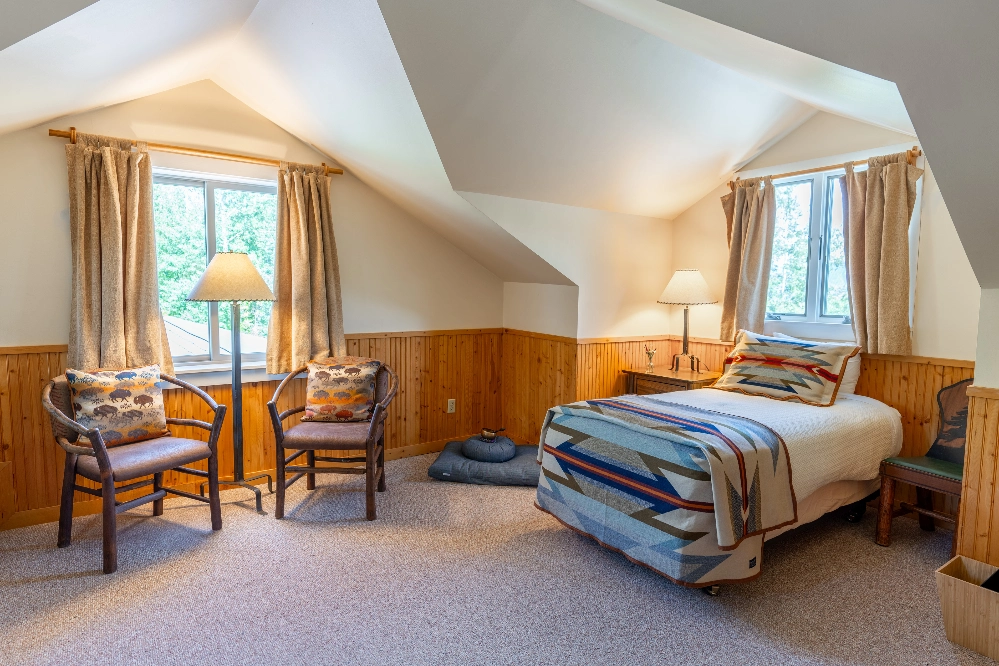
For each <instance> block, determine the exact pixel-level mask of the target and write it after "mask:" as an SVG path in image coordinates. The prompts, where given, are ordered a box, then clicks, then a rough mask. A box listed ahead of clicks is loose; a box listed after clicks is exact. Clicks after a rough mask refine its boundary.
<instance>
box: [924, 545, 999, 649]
mask: <svg viewBox="0 0 999 666" xmlns="http://www.w3.org/2000/svg"><path fill="white" fill-rule="evenodd" d="M996 571H999V567H994V566H992V565H989V564H985V563H984V562H979V561H977V560H972V559H970V558H967V557H963V556H961V555H958V556H957V557H955V558H954V559H952V560H951V561H950V562H948V563H947V564H945V565H943V566H942V567H940V568H939V569H937V592H938V593H939V594H940V606H941V608H942V610H943V619H944V629H945V630H946V631H947V639H948V640H950V641H952V642H954V643H957V644H958V645H963V646H964V647H966V648H968V649H969V650H974V651H975V652H978V653H980V654H984V655H985V656H986V657H989V658H990V659H994V660H996V661H999V592H993V591H992V590H987V589H985V588H984V587H982V583H983V582H985V580H986V579H987V578H988V577H989V576H991V575H992V574H994V573H995V572H996Z"/></svg>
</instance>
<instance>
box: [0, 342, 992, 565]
mask: <svg viewBox="0 0 999 666" xmlns="http://www.w3.org/2000/svg"><path fill="white" fill-rule="evenodd" d="M645 344H649V346H650V347H655V348H656V349H658V353H657V355H656V360H657V363H659V364H667V363H669V360H670V357H671V355H672V354H674V353H676V352H678V351H679V350H680V346H681V342H680V340H679V339H678V337H677V336H662V337H652V338H633V339H600V340H578V341H577V340H575V339H573V338H562V337H557V336H551V335H544V334H538V333H529V332H525V331H516V330H512V329H474V330H460V331H421V332H411V333H378V334H370V335H350V336H348V351H349V352H350V353H351V354H356V355H360V356H371V357H374V358H378V359H381V360H383V361H385V362H386V363H388V364H389V365H391V366H392V367H393V368H394V369H395V370H396V372H397V373H398V374H399V378H400V382H401V386H400V392H399V396H398V397H397V398H396V400H395V402H394V403H393V405H392V408H391V409H390V410H389V421H388V425H387V429H386V444H387V455H388V457H390V458H400V457H404V456H408V455H418V454H421V453H429V452H432V451H437V450H440V448H442V447H443V444H444V443H445V442H447V441H449V440H452V439H459V438H463V437H466V436H468V435H470V434H473V433H475V432H477V431H478V430H479V429H480V428H481V427H483V426H489V427H505V428H506V429H507V432H506V434H508V435H509V436H511V437H512V438H514V439H515V440H517V441H519V442H524V443H531V444H533V443H536V442H537V441H538V439H539V436H540V432H541V425H542V423H543V421H544V417H545V414H546V412H547V410H548V408H549V407H551V406H553V405H558V404H565V403H568V402H573V401H575V400H586V399H593V398H603V397H611V396H615V395H620V394H621V393H623V392H624V379H623V375H622V372H621V371H622V370H624V369H626V368H633V367H641V366H643V365H645V354H644V346H645ZM730 348H731V345H729V344H727V343H722V342H720V341H717V340H714V341H712V340H704V339H693V340H692V341H691V352H692V353H694V354H697V355H698V356H699V357H700V358H701V359H702V360H703V361H704V363H705V364H706V365H707V367H708V368H709V369H711V370H718V369H720V368H721V366H722V361H723V359H724V358H725V355H726V354H727V353H728V352H729V350H730ZM65 363H66V354H65V346H54V347H51V346H50V347H23V348H2V349H0V463H5V462H7V463H10V465H9V466H8V469H9V470H10V471H12V472H13V474H12V475H11V476H12V478H13V505H14V506H13V509H14V511H15V515H14V516H13V518H11V519H10V520H8V521H7V523H6V524H5V525H4V527H13V526H17V525H24V524H32V523H36V522H44V521H47V520H55V518H56V516H57V506H58V502H59V488H60V483H61V476H62V465H63V453H62V449H60V448H59V447H58V446H57V445H56V444H55V442H54V441H53V440H52V437H51V430H50V427H49V424H48V418H47V417H46V415H45V414H44V412H43V410H42V407H41V402H40V399H39V397H40V395H41V390H42V387H43V386H44V385H45V383H46V382H48V380H49V379H50V378H51V377H54V376H56V375H58V374H61V373H62V372H63V371H64V369H65ZM973 366H974V364H973V363H972V362H966V361H948V360H943V359H927V358H920V357H886V356H867V357H865V358H864V359H863V365H862V372H861V381H860V385H859V386H858V391H857V392H858V393H861V394H863V395H868V396H871V397H873V398H876V399H878V400H881V401H883V402H885V403H886V404H888V405H891V406H892V407H895V408H896V409H897V410H898V411H899V413H900V414H901V415H902V423H903V430H904V446H903V450H902V453H903V455H923V454H924V453H925V452H926V450H927V449H928V448H929V446H930V443H931V442H932V441H933V437H934V436H935V434H936V430H937V424H938V415H937V411H936V393H937V391H939V390H940V388H942V387H943V386H947V385H949V384H952V383H954V382H957V381H960V380H962V379H966V378H968V377H971V376H972V374H973V372H974V369H973ZM304 383H305V382H304V380H301V379H300V380H297V381H296V382H295V383H294V384H293V386H292V387H291V388H290V389H289V391H287V392H286V394H285V397H284V398H283V403H284V404H283V405H282V408H284V407H287V406H291V405H292V404H301V403H302V402H303V401H304V391H305V386H304ZM276 387H277V382H274V381H266V382H254V383H249V384H246V385H244V413H243V422H244V428H245V441H246V446H245V457H246V470H247V473H248V474H249V473H251V472H255V471H266V470H271V469H273V467H274V436H273V433H272V432H271V429H270V425H269V421H268V418H267V414H266V411H265V410H264V405H265V403H266V402H267V400H269V399H270V397H271V396H272V395H273V393H274V389H275V388H276ZM206 390H207V391H208V392H209V393H210V394H211V395H212V396H213V398H214V399H215V400H216V401H218V402H220V403H224V404H229V405H231V404H232V401H231V394H230V387H229V386H228V385H220V386H212V387H207V389H206ZM165 396H166V397H165V400H166V403H167V411H168V413H170V414H173V415H178V416H186V417H195V418H202V419H206V418H207V417H208V413H207V408H206V407H204V406H203V405H202V404H201V403H200V401H199V400H197V399H195V398H194V397H193V396H191V395H189V394H186V393H185V392H182V391H175V390H170V391H167V392H166V394H165ZM449 398H454V399H455V400H456V403H457V411H456V413H454V414H448V413H447V412H446V406H447V400H448V399H449ZM983 400H984V399H983ZM975 404H977V405H979V407H978V410H979V411H978V412H976V413H977V414H979V415H982V414H986V412H987V413H988V414H989V415H990V416H989V418H991V421H989V420H988V419H985V418H984V417H981V416H980V417H979V418H980V420H981V422H982V423H983V424H985V426H983V427H982V428H979V429H978V430H975V431H974V432H975V433H977V434H976V436H977V437H979V440H980V441H979V443H978V444H976V446H979V449H975V451H979V452H980V453H974V454H972V455H977V456H979V457H978V458H977V459H976V460H983V461H984V462H982V463H979V462H975V463H971V464H973V465H976V466H982V465H984V467H982V469H983V470H985V469H986V468H988V465H989V463H990V462H991V464H992V468H994V467H995V461H996V453H995V440H996V439H997V438H999V435H996V432H997V428H996V427H995V424H996V423H997V422H999V396H997V397H996V402H995V404H994V405H993V406H990V407H986V406H985V404H986V403H984V402H979V403H975ZM989 410H991V411H989ZM294 418H295V417H292V419H294ZM983 419H984V420H983ZM989 423H991V426H988V424H989ZM986 426H987V427H986ZM989 428H991V429H989ZM177 434H178V435H183V436H191V437H200V436H202V435H201V432H200V431H194V430H192V429H184V428H178V429H177ZM990 438H991V440H990ZM987 441H992V442H993V444H992V447H993V448H991V449H990V448H988V447H987V446H985V447H984V448H981V447H982V446H983V445H982V444H981V442H987ZM969 442H970V439H969ZM969 446H970V444H969ZM969 450H970V449H969ZM231 451H232V442H231V435H230V433H229V432H228V431H227V430H225V429H224V430H223V435H222V439H221V441H220V455H221V470H222V474H223V476H225V475H227V474H231V473H232V472H231V471H232V453H231ZM975 469H976V470H977V469H978V467H975ZM976 473H977V472H976ZM982 474H984V476H982V477H981V478H983V479H988V484H989V485H988V489H987V490H985V491H981V492H979V494H977V495H975V497H986V496H988V497H989V498H992V497H993V495H994V491H993V490H992V489H993V488H999V484H996V483H995V480H996V474H995V473H994V472H992V473H991V474H992V476H989V475H988V474H985V472H983V473H982ZM3 478H6V477H0V483H2V482H3ZM195 481H196V479H189V478H180V477H177V478H174V479H168V482H174V483H182V484H186V483H192V484H193V483H194V482H195ZM2 490H3V489H2V488H0V491H2ZM976 492H978V491H976ZM81 495H82V494H81ZM3 496H4V495H3V493H2V492H0V498H2V497H3ZM9 496H10V495H7V497H9ZM902 496H903V497H905V496H906V495H905V491H904V490H903V491H902ZM78 500H79V501H81V502H83V504H82V505H81V507H80V511H81V512H86V511H89V509H88V508H87V507H88V506H89V504H87V503H88V502H90V503H91V504H93V502H92V498H90V497H88V496H82V497H79V498H78ZM989 501H993V500H992V499H990V500H989ZM989 506H990V507H991V505H989ZM96 508H97V507H96V504H95V506H94V507H93V509H94V510H96ZM950 508H952V509H954V508H956V507H950ZM965 508H966V510H967V511H971V510H972V509H971V508H970V507H968V506H967V505H965ZM975 511H976V512H977V513H976V514H975V516H976V517H975V520H976V524H977V523H980V522H982V521H983V520H986V519H984V518H982V516H983V515H985V514H984V513H982V512H981V511H984V509H978V508H976V509H975ZM988 515H989V519H988V520H989V521H992V522H999V511H996V512H995V517H994V518H993V513H992V511H991V508H990V509H989V513H988ZM986 522H987V521H986ZM990 524H991V523H990ZM997 528H999V526H997ZM996 533H999V529H997V530H996ZM993 550H994V551H995V552H996V557H999V546H996V547H995V548H994V549H993Z"/></svg>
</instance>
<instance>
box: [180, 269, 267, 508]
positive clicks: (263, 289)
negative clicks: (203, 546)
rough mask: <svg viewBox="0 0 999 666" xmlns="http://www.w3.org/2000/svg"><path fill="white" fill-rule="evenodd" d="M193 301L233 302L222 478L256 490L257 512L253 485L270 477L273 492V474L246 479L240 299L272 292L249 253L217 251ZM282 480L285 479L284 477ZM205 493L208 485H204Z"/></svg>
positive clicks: (263, 297)
mask: <svg viewBox="0 0 999 666" xmlns="http://www.w3.org/2000/svg"><path fill="white" fill-rule="evenodd" d="M187 300H189V301H230V302H231V303H232V305H231V307H232V412H231V413H232V449H233V465H232V468H233V469H232V481H223V480H220V481H219V483H221V484H222V485H227V486H242V487H243V488H246V489H247V490H251V491H253V494H254V495H256V499H257V511H260V512H262V511H263V505H262V503H261V497H260V489H259V488H257V487H256V486H255V485H253V484H251V483H250V482H251V481H255V480H257V479H263V478H266V479H267V486H268V488H269V489H270V490H271V492H273V486H272V483H271V477H270V475H269V474H258V475H256V476H253V477H250V478H246V477H245V476H244V474H243V377H242V353H241V350H240V345H239V325H240V322H239V302H240V301H273V300H274V292H272V291H271V289H270V287H268V286H267V283H266V282H264V278H262V277H261V276H260V273H259V272H258V271H257V269H256V268H255V267H254V265H253V262H251V261H250V257H249V256H248V255H247V254H246V253H245V252H217V253H216V254H215V256H214V257H212V260H211V261H210V262H209V263H208V268H206V269H205V274H204V275H202V276H201V279H200V280H198V283H197V284H196V285H194V289H192V290H191V293H190V294H188V295H187ZM280 482H281V483H283V482H284V479H281V480H280ZM202 494H204V486H202Z"/></svg>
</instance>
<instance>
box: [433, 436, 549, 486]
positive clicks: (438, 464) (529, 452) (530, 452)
mask: <svg viewBox="0 0 999 666" xmlns="http://www.w3.org/2000/svg"><path fill="white" fill-rule="evenodd" d="M461 444H462V443H461V442H448V443H447V444H446V445H445V446H444V450H443V451H441V454H440V455H439V456H438V457H437V460H435V461H434V464H433V465H431V466H430V469H429V470H428V471H427V473H428V474H429V475H430V477H431V478H434V479H437V480H439V481H457V482H459V483H475V484H478V485H483V486H536V485H538V477H539V475H540V474H541V466H540V465H539V464H538V447H537V446H518V447H516V448H517V452H516V454H515V455H514V457H513V458H511V459H510V460H507V461H506V462H501V463H491V462H479V461H478V460H472V459H470V458H466V457H465V456H463V455H462V454H461Z"/></svg>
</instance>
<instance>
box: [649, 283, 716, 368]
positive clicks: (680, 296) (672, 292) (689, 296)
mask: <svg viewBox="0 0 999 666" xmlns="http://www.w3.org/2000/svg"><path fill="white" fill-rule="evenodd" d="M656 300H657V302H659V303H662V304H663V305H682V306H683V351H682V352H680V353H679V354H675V355H674V356H673V366H672V367H673V369H674V370H677V371H679V370H680V359H681V358H683V357H686V358H688V359H689V360H690V369H691V370H693V371H695V372H700V365H701V361H700V359H698V358H697V357H696V356H693V355H691V354H690V353H689V351H688V349H689V342H690V337H689V335H688V332H689V329H690V306H691V305H708V304H710V303H717V302H718V299H717V298H715V297H714V296H713V295H712V294H711V289H709V288H708V283H707V282H705V281H704V277H702V276H701V272H700V271H699V270H697V269H695V268H681V269H680V270H678V271H676V272H675V273H673V277H671V278H670V280H669V284H667V285H666V288H665V289H663V293H662V294H661V295H660V296H659V298H658V299H656Z"/></svg>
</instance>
